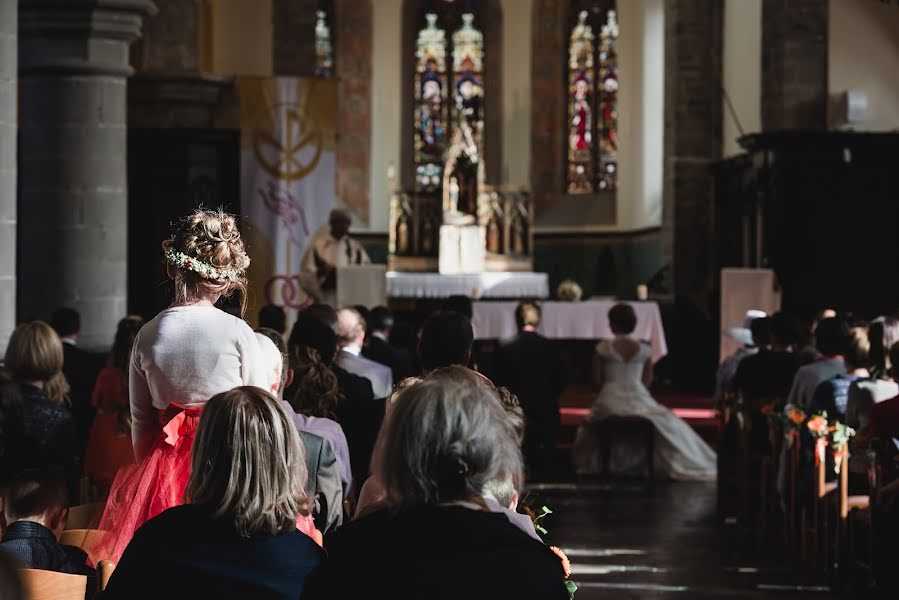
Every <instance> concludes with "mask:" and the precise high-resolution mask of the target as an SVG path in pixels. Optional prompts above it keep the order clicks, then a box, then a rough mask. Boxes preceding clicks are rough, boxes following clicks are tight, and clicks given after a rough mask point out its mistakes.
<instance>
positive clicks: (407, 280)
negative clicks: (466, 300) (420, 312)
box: [387, 271, 549, 298]
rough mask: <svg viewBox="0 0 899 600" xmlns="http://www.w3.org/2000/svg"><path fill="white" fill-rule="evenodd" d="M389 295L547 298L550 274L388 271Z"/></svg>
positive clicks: (400, 296)
mask: <svg viewBox="0 0 899 600" xmlns="http://www.w3.org/2000/svg"><path fill="white" fill-rule="evenodd" d="M387 295H388V296H390V297H391V298H447V297H449V296H455V295H462V296H469V297H471V298H547V297H548V296H549V276H548V275H547V274H546V273H521V272H510V273H477V274H471V275H441V274H440V273H401V272H398V271H390V272H388V273H387Z"/></svg>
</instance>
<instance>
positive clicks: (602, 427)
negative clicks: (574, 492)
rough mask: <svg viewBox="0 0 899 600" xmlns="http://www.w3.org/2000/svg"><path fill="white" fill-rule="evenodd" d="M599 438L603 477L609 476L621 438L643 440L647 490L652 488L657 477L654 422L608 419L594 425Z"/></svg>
mask: <svg viewBox="0 0 899 600" xmlns="http://www.w3.org/2000/svg"><path fill="white" fill-rule="evenodd" d="M593 427H595V428H596V433H597V436H598V437H599V450H600V455H601V459H602V471H601V473H602V476H603V477H608V475H609V460H610V458H611V452H612V447H613V444H612V442H613V441H614V440H615V439H616V438H617V437H619V436H627V437H631V436H635V437H637V438H643V440H644V443H645V447H646V469H645V473H646V489H647V490H649V489H651V487H652V481H653V478H654V477H655V465H654V456H655V436H656V428H655V425H654V424H653V422H652V421H650V420H649V419H644V418H643V417H608V418H606V419H603V420H602V421H598V422H597V423H595V424H594V425H593Z"/></svg>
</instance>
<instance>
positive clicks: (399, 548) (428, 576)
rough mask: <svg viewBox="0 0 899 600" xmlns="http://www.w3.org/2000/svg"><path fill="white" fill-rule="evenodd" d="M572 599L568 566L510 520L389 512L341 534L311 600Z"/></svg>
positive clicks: (456, 511) (311, 584)
mask: <svg viewBox="0 0 899 600" xmlns="http://www.w3.org/2000/svg"><path fill="white" fill-rule="evenodd" d="M320 598H327V599H332V598H334V599H344V598H346V599H350V598H353V599H356V598H390V599H391V600H406V599H408V600H412V599H415V600H418V599H419V598H428V599H429V600H443V599H446V600H449V599H452V600H456V599H459V598H466V599H484V600H487V599H493V598H517V599H522V600H529V599H532V600H567V599H568V592H567V590H566V589H565V576H564V572H563V570H562V562H561V561H560V560H559V558H558V557H557V556H556V555H555V554H553V553H552V552H551V551H550V549H549V548H547V547H546V546H545V545H543V544H542V543H540V542H538V541H537V540H534V539H533V538H531V537H529V536H528V535H527V534H526V533H524V532H523V531H522V530H521V529H519V528H518V527H516V526H515V525H512V524H511V523H510V522H509V520H508V519H507V518H506V516H505V515H504V514H502V513H493V512H486V511H480V510H472V509H469V508H463V507H458V506H449V507H427V508H420V509H410V510H406V511H400V512H399V513H396V514H392V513H391V512H390V511H386V510H385V511H381V512H377V513H374V514H371V515H369V516H367V517H363V518H362V519H360V520H358V521H354V522H352V523H349V524H347V525H345V526H344V527H343V528H341V529H340V530H339V531H338V532H337V533H336V534H334V536H333V537H332V538H331V539H330V540H329V541H328V559H327V560H326V561H325V562H324V563H322V565H321V567H319V568H318V569H316V570H315V571H314V572H313V573H312V574H311V575H310V576H309V577H308V579H307V580H306V592H305V594H304V595H303V599H304V600H318V599H320Z"/></svg>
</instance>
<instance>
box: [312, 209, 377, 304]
mask: <svg viewBox="0 0 899 600" xmlns="http://www.w3.org/2000/svg"><path fill="white" fill-rule="evenodd" d="M352 224H353V219H352V217H350V215H349V213H348V212H346V211H344V210H340V209H334V210H332V211H331V215H330V216H329V217H328V223H327V224H325V225H322V226H321V227H319V228H318V229H317V230H316V231H315V233H313V234H312V237H310V238H309V242H308V243H307V245H306V251H305V252H304V253H303V259H302V261H301V262H300V279H301V282H302V285H303V287H304V289H305V290H306V291H307V292H308V293H309V294H310V295H312V296H313V297H314V298H315V300H316V301H317V302H323V303H325V304H330V305H332V306H333V305H334V301H335V299H336V290H337V268H338V267H343V266H346V265H367V264H371V259H370V258H369V257H368V253H366V252H365V248H363V247H362V245H361V244H359V242H357V241H356V240H354V239H352V238H351V237H350V235H349V234H350V226H351V225H352Z"/></svg>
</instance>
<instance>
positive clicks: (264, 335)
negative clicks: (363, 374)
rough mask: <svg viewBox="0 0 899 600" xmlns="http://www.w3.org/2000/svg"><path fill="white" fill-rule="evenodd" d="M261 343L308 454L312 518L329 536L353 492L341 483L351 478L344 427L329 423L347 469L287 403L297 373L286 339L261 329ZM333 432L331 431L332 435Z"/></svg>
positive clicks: (272, 382) (274, 388) (274, 386)
mask: <svg viewBox="0 0 899 600" xmlns="http://www.w3.org/2000/svg"><path fill="white" fill-rule="evenodd" d="M256 336H257V338H258V341H259V349H260V351H261V353H262V358H263V363H265V367H266V368H267V370H268V372H269V388H270V391H271V393H272V395H273V396H275V397H276V398H278V400H279V401H281V404H282V406H283V407H284V411H285V412H286V413H287V416H289V417H290V418H291V420H292V421H293V424H294V426H295V427H296V428H297V433H298V434H299V435H300V442H302V445H303V448H304V450H305V451H306V476H307V480H306V482H307V483H306V485H307V491H308V492H309V494H310V495H311V496H312V497H313V498H314V499H315V503H314V507H313V511H312V517H313V519H314V520H315V527H316V529H318V530H319V531H321V532H322V533H328V532H329V531H330V530H332V529H334V528H337V527H339V526H340V524H341V523H342V522H343V495H344V492H345V491H349V487H350V482H349V481H347V483H346V486H344V485H343V484H342V482H341V472H342V471H344V470H345V471H346V476H347V477H350V475H349V473H350V469H349V451H348V450H347V448H346V438H345V437H344V435H343V430H342V429H340V425H338V424H337V423H335V422H334V421H331V420H330V419H322V421H327V422H328V423H329V424H330V425H331V426H332V427H333V428H335V429H336V433H338V434H339V440H340V442H342V444H343V453H344V457H345V458H344V460H345V461H346V466H341V467H339V466H338V460H337V458H336V457H335V456H334V452H333V451H332V450H331V443H330V442H329V441H328V440H327V439H325V438H324V437H322V436H320V435H316V434H315V433H311V432H309V431H306V429H305V428H306V427H307V421H306V419H305V418H304V416H303V415H298V414H297V413H295V412H294V410H293V407H292V406H291V405H290V404H289V403H288V402H286V401H285V400H284V398H283V390H284V386H285V384H286V383H287V380H288V378H289V377H292V376H293V371H291V370H290V369H289V368H288V367H287V364H286V363H287V354H286V353H287V344H285V343H284V338H283V337H281V335H280V334H279V333H278V332H277V331H275V330H274V329H264V328H260V329H257V330H256ZM331 431H333V430H330V429H329V432H331Z"/></svg>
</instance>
